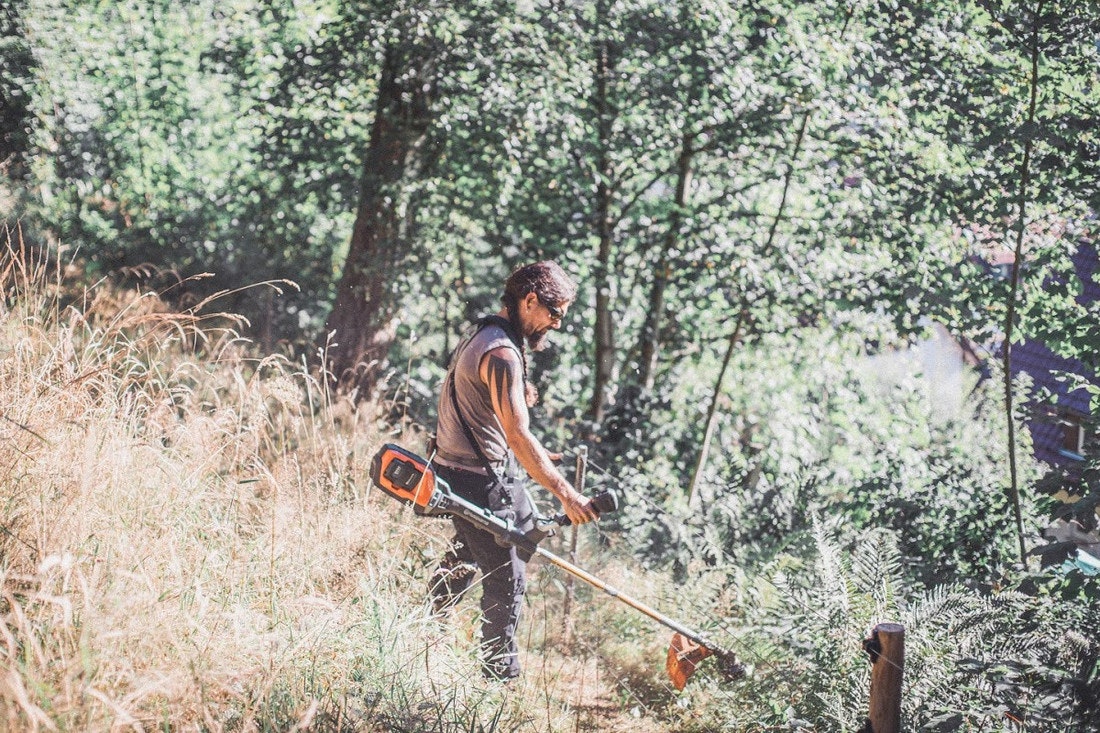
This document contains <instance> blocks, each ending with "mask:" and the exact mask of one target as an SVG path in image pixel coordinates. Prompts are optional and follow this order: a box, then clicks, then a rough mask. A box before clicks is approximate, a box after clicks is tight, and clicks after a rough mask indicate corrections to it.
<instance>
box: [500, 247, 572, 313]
mask: <svg viewBox="0 0 1100 733" xmlns="http://www.w3.org/2000/svg"><path fill="white" fill-rule="evenodd" d="M530 293H535V294H536V295H538V296H539V299H540V300H542V301H543V302H545V303H548V304H550V305H562V304H563V303H572V302H573V301H574V300H576V299H577V286H576V285H574V284H573V281H572V280H570V279H569V276H568V275H566V274H565V270H563V269H561V267H559V266H558V264H557V263H556V262H551V261H550V260H543V261H542V262H533V263H531V264H530V265H524V266H523V267H518V268H516V269H515V270H514V271H513V272H512V274H511V275H509V276H508V279H507V280H506V281H505V283H504V295H503V296H502V297H501V300H502V301H504V306H505V307H506V308H507V309H508V311H509V312H510V313H513V314H514V313H515V310H516V305H517V304H518V303H519V301H521V300H523V299H524V298H526V297H527V296H528V294H530Z"/></svg>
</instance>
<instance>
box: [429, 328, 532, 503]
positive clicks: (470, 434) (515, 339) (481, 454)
mask: <svg viewBox="0 0 1100 733" xmlns="http://www.w3.org/2000/svg"><path fill="white" fill-rule="evenodd" d="M486 326H499V327H500V328H501V329H502V330H503V331H504V333H505V334H506V335H507V336H508V339H509V340H510V341H511V342H512V345H513V346H515V347H516V348H517V349H519V352H520V358H521V359H522V357H523V348H522V343H523V342H522V341H520V340H519V336H518V334H517V333H516V330H515V329H514V328H513V327H512V324H511V323H509V322H508V320H507V319H504V318H501V317H500V316H498V315H491V316H485V317H484V318H481V319H480V320H478V321H477V330H476V331H474V333H473V334H472V335H471V336H470V338H469V339H467V340H466V341H465V342H464V343H463V344H462V346H461V347H460V349H459V350H456V351H455V354H454V356H453V357H451V364H452V366H451V370H450V371H449V372H448V373H447V380H448V382H449V389H448V392H449V394H450V397H451V404H452V405H453V406H454V409H455V415H457V416H458V422H459V424H461V425H462V432H463V433H465V434H466V440H468V441H469V442H470V447H472V448H473V449H474V453H476V454H477V457H478V460H479V461H481V465H482V466H484V467H485V470H486V471H488V472H489V475H490V476H492V477H493V478H494V479H496V480H497V481H498V482H499V481H502V479H501V476H500V474H498V473H497V471H496V469H495V468H493V464H492V462H491V461H490V460H489V457H488V456H486V455H485V451H483V450H482V449H481V443H479V442H478V440H477V436H475V435H474V431H473V429H472V428H470V424H469V423H468V422H466V418H465V417H463V415H462V408H461V407H460V406H459V404H458V394H457V392H456V390H455V369H457V368H458V354H459V351H460V350H461V349H464V348H465V347H467V346H469V344H470V341H472V340H473V337H474V336H476V335H477V334H478V333H480V332H481V330H482V329H484V328H485V327H486ZM523 377H524V381H526V379H527V370H526V369H524V375H523Z"/></svg>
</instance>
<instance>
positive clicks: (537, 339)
mask: <svg viewBox="0 0 1100 733" xmlns="http://www.w3.org/2000/svg"><path fill="white" fill-rule="evenodd" d="M568 309H569V303H551V302H548V301H544V300H543V299H542V298H540V297H539V295H538V293H528V294H527V297H525V298H524V299H523V301H521V307H520V322H521V324H522V326H523V335H524V337H525V338H526V339H527V347H528V348H529V349H531V350H532V351H542V350H543V349H545V348H546V346H547V345H548V343H549V342H548V339H547V336H548V335H549V333H550V331H551V330H554V329H558V328H561V322H562V319H563V318H565V313H566V311H567V310H568Z"/></svg>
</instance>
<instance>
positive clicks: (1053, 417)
mask: <svg viewBox="0 0 1100 733" xmlns="http://www.w3.org/2000/svg"><path fill="white" fill-rule="evenodd" d="M1072 260H1073V265H1074V271H1075V274H1076V276H1077V277H1078V278H1079V279H1080V281H1081V293H1080V294H1079V295H1078V296H1077V298H1076V300H1077V302H1078V303H1080V304H1082V305H1085V304H1088V303H1093V302H1097V301H1100V283H1097V282H1096V279H1095V276H1096V275H1097V274H1100V257H1098V253H1097V248H1096V245H1095V244H1094V243H1092V242H1082V243H1080V245H1079V246H1078V248H1077V251H1076V252H1075V253H1074V255H1073V258H1072ZM1012 373H1013V375H1014V376H1015V375H1018V374H1021V373H1025V374H1027V375H1028V376H1030V377H1031V380H1032V383H1033V388H1032V392H1031V394H1030V395H1029V397H1030V401H1031V402H1032V404H1033V406H1035V407H1037V406H1038V405H1040V404H1049V403H1050V402H1051V401H1053V403H1054V404H1055V405H1056V407H1057V408H1058V412H1065V411H1068V412H1070V413H1071V414H1076V415H1080V416H1086V415H1088V414H1089V401H1090V396H1089V394H1088V393H1087V392H1086V391H1085V390H1084V389H1070V386H1069V385H1068V384H1067V382H1066V381H1065V379H1064V376H1063V375H1065V374H1075V375H1079V376H1082V377H1085V378H1086V379H1088V380H1089V381H1091V382H1092V383H1094V384H1100V380H1098V379H1097V375H1096V374H1095V373H1094V372H1093V371H1092V370H1091V369H1090V368H1089V367H1088V366H1087V365H1085V364H1084V363H1082V362H1081V361H1080V360H1078V359H1070V358H1066V357H1063V356H1059V355H1058V354H1055V353H1054V352H1053V351H1052V350H1051V349H1050V348H1049V347H1048V346H1047V345H1046V344H1044V343H1042V342H1041V341H1037V340H1034V339H1027V340H1025V341H1023V342H1022V343H1019V344H1015V345H1013V347H1012ZM1028 427H1029V428H1030V430H1031V437H1032V442H1033V444H1034V448H1035V456H1036V457H1037V458H1039V459H1040V460H1043V461H1045V462H1047V463H1050V464H1055V465H1057V464H1064V463H1066V462H1067V460H1069V459H1067V457H1066V456H1064V455H1063V454H1062V453H1061V449H1062V434H1063V426H1062V425H1061V424H1060V423H1059V420H1058V415H1057V414H1050V412H1049V411H1044V410H1041V409H1035V411H1034V412H1033V416H1032V418H1031V419H1029V420H1028Z"/></svg>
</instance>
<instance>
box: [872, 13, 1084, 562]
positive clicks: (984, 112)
mask: <svg viewBox="0 0 1100 733" xmlns="http://www.w3.org/2000/svg"><path fill="white" fill-rule="evenodd" d="M882 9H883V10H886V11H887V12H885V13H883V14H882V16H881V17H880V18H878V19H877V23H876V24H875V27H876V39H877V41H878V43H879V44H880V46H879V47H880V48H881V49H882V52H881V54H880V58H879V63H880V65H881V64H882V62H883V61H885V62H886V63H885V67H886V68H887V69H889V70H890V72H891V73H893V74H895V78H897V79H898V80H899V81H900V84H899V87H898V88H899V89H901V90H904V91H903V93H904V94H906V95H911V98H912V99H913V101H914V102H915V104H914V106H913V108H912V109H911V112H910V115H909V124H911V125H912V128H911V129H912V130H913V131H914V133H915V134H916V135H919V136H920V137H921V138H922V139H923V140H924V141H925V148H926V150H927V151H930V153H931V154H929V153H927V152H926V153H924V154H922V155H919V156H916V157H914V158H910V160H912V161H914V162H915V163H916V165H914V166H911V167H910V166H906V167H905V168H902V167H899V166H897V165H896V164H894V168H893V170H894V172H895V181H897V182H899V184H900V186H899V187H900V188H901V189H903V190H904V191H905V192H906V194H911V195H914V196H915V197H917V198H920V197H929V196H930V195H931V197H933V198H934V199H937V200H936V201H935V202H934V205H933V207H934V209H935V210H936V211H938V212H940V215H941V217H942V218H943V219H944V220H946V221H949V222H950V223H951V224H952V225H953V226H954V228H955V232H956V233H957V234H956V236H955V238H954V246H955V250H956V253H957V254H956V257H955V262H954V263H950V259H948V262H949V264H952V265H953V266H954V268H955V272H954V273H952V274H951V275H950V276H951V277H953V279H954V283H953V291H954V293H955V297H954V298H951V297H948V298H945V299H941V300H940V301H939V303H940V307H939V308H935V309H930V312H931V313H933V314H935V315H937V316H938V317H941V318H943V319H944V320H945V322H948V323H950V324H951V325H952V326H953V327H955V328H956V329H958V332H960V333H962V334H964V335H966V336H969V337H971V338H973V339H974V340H976V341H978V342H980V343H987V344H989V345H991V346H994V347H996V348H998V350H999V352H1000V355H1001V371H1002V374H1001V375H1000V376H1001V380H1002V391H1003V400H1004V411H1005V421H1006V440H1005V448H1006V463H1007V470H1006V473H1007V477H1006V481H1005V493H1006V495H1007V496H1008V498H1009V500H1010V502H1011V505H1012V507H1013V516H1012V518H1011V520H1010V523H1011V524H1012V525H1013V533H1014V534H1015V535H1016V539H1017V544H1018V546H1019V552H1020V561H1021V562H1025V561H1026V555H1027V547H1026V538H1025V534H1026V532H1025V527H1024V524H1023V516H1022V514H1023V512H1022V504H1023V497H1022V496H1021V488H1022V487H1021V483H1022V482H1021V477H1020V476H1019V471H1018V465H1017V464H1018V459H1019V455H1018V452H1019V440H1018V432H1019V425H1020V420H1021V415H1020V410H1019V402H1020V401H1019V400H1018V399H1017V395H1016V390H1017V385H1016V384H1015V383H1014V381H1013V378H1012V374H1013V371H1014V367H1013V363H1012V351H1013V346H1014V344H1016V343H1018V342H1019V341H1021V340H1023V339H1024V338H1028V337H1031V336H1035V335H1043V336H1045V337H1050V336H1051V335H1053V333H1054V332H1057V331H1059V330H1061V328H1060V327H1058V326H1053V324H1055V323H1058V322H1059V315H1058V314H1059V312H1064V311H1065V309H1062V308H1059V306H1058V303H1059V302H1060V301H1063V300H1064V294H1063V293H1062V292H1061V291H1062V285H1060V284H1064V283H1067V282H1071V281H1072V278H1070V277H1068V276H1069V274H1070V272H1071V269H1072V263H1071V259H1070V255H1071V253H1072V252H1073V250H1074V249H1075V248H1076V246H1077V237H1078V232H1080V231H1082V229H1083V228H1084V227H1087V224H1086V223H1085V222H1086V220H1087V218H1088V217H1089V216H1090V206H1091V205H1094V203H1095V200H1096V194H1095V192H1096V191H1097V189H1098V187H1100V165H1098V161H1097V156H1096V151H1097V143H1096V141H1095V139H1094V138H1093V136H1092V135H1091V134H1090V132H1089V131H1090V130H1095V128H1096V125H1097V123H1098V121H1097V112H1096V110H1097V108H1098V102H1100V97H1098V96H1097V91H1096V86H1095V73H1096V72H1095V69H1096V60H1097V56H1098V50H1097V48H1096V45H1095V44H1094V43H1082V42H1081V39H1083V38H1093V39H1095V38H1097V37H1098V36H1100V13H1098V10H1097V8H1096V6H1095V4H1090V3H1084V4H1079V3H1063V2H1057V1H1056V0H1033V1H1030V2H984V1H983V2H977V3H973V4H960V5H957V6H955V5H952V6H930V5H927V4H923V3H904V2H903V3H893V2H891V3H887V4H884V6H883V8H882ZM880 68H881V66H880ZM947 161H950V162H947ZM945 162H947V163H946V164H945ZM887 165H890V164H889V163H887ZM991 255H993V256H998V255H1000V256H1007V259H1008V261H1009V262H1010V275H1009V277H1008V278H1007V279H1005V280H1003V281H997V280H995V279H993V278H992V277H990V275H989V271H988V268H984V267H975V266H973V265H971V264H969V263H970V262H981V261H982V260H983V259H988V258H990V256H991ZM913 261H914V262H920V261H921V259H919V258H916V259H914V260H913ZM960 261H961V262H960ZM923 302H925V303H927V304H929V305H932V304H934V303H935V301H934V300H924V301H923ZM977 302H981V303H982V305H981V306H980V307H979V306H978V305H977ZM1052 326H1053V327H1052ZM1051 340H1052V342H1053V343H1055V344H1057V343H1058V342H1059V341H1060V340H1061V339H1060V338H1058V337H1055V338H1053V339H1051Z"/></svg>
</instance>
